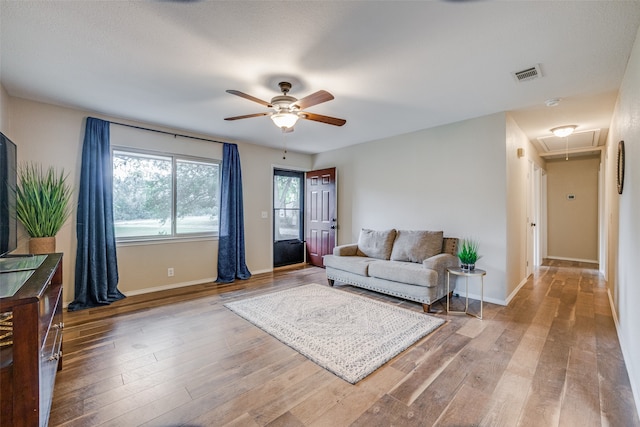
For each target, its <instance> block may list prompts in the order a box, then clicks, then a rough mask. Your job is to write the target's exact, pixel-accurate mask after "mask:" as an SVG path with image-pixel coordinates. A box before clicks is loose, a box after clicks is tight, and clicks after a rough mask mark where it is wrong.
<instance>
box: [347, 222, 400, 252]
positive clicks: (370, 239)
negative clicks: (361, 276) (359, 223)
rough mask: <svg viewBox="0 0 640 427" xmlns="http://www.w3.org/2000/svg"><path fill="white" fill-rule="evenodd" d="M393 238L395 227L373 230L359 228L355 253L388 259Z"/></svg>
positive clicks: (394, 236)
mask: <svg viewBox="0 0 640 427" xmlns="http://www.w3.org/2000/svg"><path fill="white" fill-rule="evenodd" d="M395 238H396V230H395V229H391V230H384V231H375V230H369V229H366V228H363V229H362V230H360V237H358V250H357V252H356V255H358V256H366V257H369V258H377V259H386V260H388V259H389V257H390V256H391V248H392V247H393V241H394V240H395Z"/></svg>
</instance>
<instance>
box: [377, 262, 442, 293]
mask: <svg viewBox="0 0 640 427" xmlns="http://www.w3.org/2000/svg"><path fill="white" fill-rule="evenodd" d="M369 276H371V277H377V278H379V279H386V280H392V281H394V282H401V283H408V284H410V285H417V286H426V287H431V286H436V285H437V284H438V273H437V272H435V271H434V270H430V269H428V268H424V267H423V266H422V264H415V263H412V262H402V261H374V262H372V263H371V264H369Z"/></svg>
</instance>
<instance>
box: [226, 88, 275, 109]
mask: <svg viewBox="0 0 640 427" xmlns="http://www.w3.org/2000/svg"><path fill="white" fill-rule="evenodd" d="M227 93H230V94H232V95H238V96H239V97H241V98H244V99H248V100H249V101H253V102H257V103H258V104H260V105H264V106H265V107H271V104H269V103H268V102H267V101H263V100H262V99H258V98H256V97H255V96H251V95H247V94H246V93H244V92H240V91H239V90H233V89H228V90H227Z"/></svg>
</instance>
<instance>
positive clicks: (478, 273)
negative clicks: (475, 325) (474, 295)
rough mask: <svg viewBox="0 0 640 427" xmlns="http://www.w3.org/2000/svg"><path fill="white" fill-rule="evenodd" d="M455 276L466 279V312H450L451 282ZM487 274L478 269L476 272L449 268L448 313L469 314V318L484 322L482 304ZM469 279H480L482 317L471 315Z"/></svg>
mask: <svg viewBox="0 0 640 427" xmlns="http://www.w3.org/2000/svg"><path fill="white" fill-rule="evenodd" d="M452 274H453V275H455V276H463V277H464V279H465V292H466V301H465V305H464V311H450V310H449V293H450V291H449V282H450V279H451V275H452ZM486 274H487V272H486V271H484V270H480V269H479V268H476V269H474V270H463V269H462V268H460V267H447V313H460V314H468V315H469V316H474V317H477V318H478V319H480V320H482V304H483V299H484V276H485V275H486ZM469 277H480V315H479V316H478V315H477V314H474V313H469Z"/></svg>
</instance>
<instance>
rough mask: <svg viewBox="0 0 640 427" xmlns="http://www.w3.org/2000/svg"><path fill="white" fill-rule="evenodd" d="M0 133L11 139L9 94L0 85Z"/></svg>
mask: <svg viewBox="0 0 640 427" xmlns="http://www.w3.org/2000/svg"><path fill="white" fill-rule="evenodd" d="M0 132H2V133H4V134H5V135H6V136H7V137H8V138H9V139H11V129H10V121H9V94H7V91H6V90H5V89H4V86H2V84H0Z"/></svg>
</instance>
